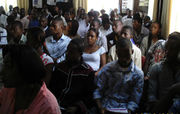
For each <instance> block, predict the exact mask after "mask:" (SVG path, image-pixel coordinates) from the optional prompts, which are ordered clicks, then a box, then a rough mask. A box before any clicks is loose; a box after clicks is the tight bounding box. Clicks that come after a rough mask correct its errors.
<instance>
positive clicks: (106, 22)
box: [102, 18, 110, 25]
mask: <svg viewBox="0 0 180 114" xmlns="http://www.w3.org/2000/svg"><path fill="white" fill-rule="evenodd" d="M102 24H103V25H105V24H110V20H109V19H108V18H104V19H102Z"/></svg>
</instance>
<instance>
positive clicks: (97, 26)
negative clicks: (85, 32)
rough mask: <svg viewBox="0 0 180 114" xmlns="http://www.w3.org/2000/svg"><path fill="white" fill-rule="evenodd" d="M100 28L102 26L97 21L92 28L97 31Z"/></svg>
mask: <svg viewBox="0 0 180 114" xmlns="http://www.w3.org/2000/svg"><path fill="white" fill-rule="evenodd" d="M99 27H100V25H99V23H98V22H96V21H94V22H92V24H91V28H95V29H96V30H99Z"/></svg>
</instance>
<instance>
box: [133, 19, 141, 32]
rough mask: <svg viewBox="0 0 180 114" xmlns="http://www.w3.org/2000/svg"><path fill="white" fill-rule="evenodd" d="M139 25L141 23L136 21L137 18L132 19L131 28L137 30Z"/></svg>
mask: <svg viewBox="0 0 180 114" xmlns="http://www.w3.org/2000/svg"><path fill="white" fill-rule="evenodd" d="M139 27H141V24H140V23H138V21H137V20H133V29H134V30H137V29H139Z"/></svg>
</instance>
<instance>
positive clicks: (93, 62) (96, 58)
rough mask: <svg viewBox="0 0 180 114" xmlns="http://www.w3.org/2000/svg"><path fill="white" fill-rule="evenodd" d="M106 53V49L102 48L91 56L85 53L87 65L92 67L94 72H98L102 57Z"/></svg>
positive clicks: (84, 58)
mask: <svg viewBox="0 0 180 114" xmlns="http://www.w3.org/2000/svg"><path fill="white" fill-rule="evenodd" d="M105 52H106V51H105V49H104V47H100V48H99V49H98V50H97V51H95V52H93V53H91V54H89V53H85V52H84V53H83V55H82V57H83V60H84V62H85V63H87V64H88V65H90V66H91V67H92V69H93V70H94V71H97V70H99V68H100V62H101V55H102V54H104V53H105Z"/></svg>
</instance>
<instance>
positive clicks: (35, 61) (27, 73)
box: [3, 45, 46, 86]
mask: <svg viewBox="0 0 180 114" xmlns="http://www.w3.org/2000/svg"><path fill="white" fill-rule="evenodd" d="M5 56H8V57H10V58H11V59H10V61H9V62H10V64H11V65H12V66H15V67H17V75H19V78H20V79H21V80H22V81H23V82H22V83H24V84H34V83H39V82H41V80H42V79H43V78H44V77H45V74H46V70H45V67H44V64H43V62H42V60H41V58H40V57H39V55H38V54H37V52H36V51H35V50H34V49H33V48H32V47H30V46H28V45H6V46H5V47H4V48H3V57H5ZM18 85H21V83H19V84H18ZM18 85H17V86H18Z"/></svg>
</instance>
